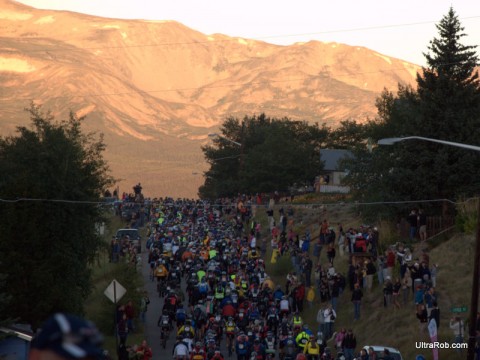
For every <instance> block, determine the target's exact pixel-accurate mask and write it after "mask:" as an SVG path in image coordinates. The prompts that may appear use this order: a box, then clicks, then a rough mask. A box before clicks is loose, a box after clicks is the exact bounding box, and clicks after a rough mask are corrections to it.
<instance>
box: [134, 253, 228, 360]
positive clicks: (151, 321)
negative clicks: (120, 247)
mask: <svg viewBox="0 0 480 360" xmlns="http://www.w3.org/2000/svg"><path fill="white" fill-rule="evenodd" d="M149 274H150V267H149V265H148V252H146V251H144V252H143V253H142V277H143V280H144V284H145V286H144V289H145V290H146V291H147V292H148V296H149V298H150V305H149V306H148V312H147V316H146V323H145V339H146V340H147V342H148V344H149V345H150V347H151V348H152V353H153V360H165V359H172V350H173V344H174V343H175V334H174V333H173V332H172V333H171V334H170V338H169V339H168V342H167V348H166V349H163V348H162V346H161V343H160V328H159V327H158V326H157V321H158V319H159V317H160V315H161V313H162V307H163V299H161V298H160V297H159V296H158V292H157V286H156V282H154V281H151V280H150V278H149ZM182 289H183V291H185V289H186V284H185V280H184V279H182ZM175 333H176V329H175ZM220 350H221V352H222V354H223V355H224V356H225V358H226V359H228V356H227V349H226V343H225V338H223V339H222V342H221V348H220ZM234 358H236V357H234V355H233V356H232V359H234Z"/></svg>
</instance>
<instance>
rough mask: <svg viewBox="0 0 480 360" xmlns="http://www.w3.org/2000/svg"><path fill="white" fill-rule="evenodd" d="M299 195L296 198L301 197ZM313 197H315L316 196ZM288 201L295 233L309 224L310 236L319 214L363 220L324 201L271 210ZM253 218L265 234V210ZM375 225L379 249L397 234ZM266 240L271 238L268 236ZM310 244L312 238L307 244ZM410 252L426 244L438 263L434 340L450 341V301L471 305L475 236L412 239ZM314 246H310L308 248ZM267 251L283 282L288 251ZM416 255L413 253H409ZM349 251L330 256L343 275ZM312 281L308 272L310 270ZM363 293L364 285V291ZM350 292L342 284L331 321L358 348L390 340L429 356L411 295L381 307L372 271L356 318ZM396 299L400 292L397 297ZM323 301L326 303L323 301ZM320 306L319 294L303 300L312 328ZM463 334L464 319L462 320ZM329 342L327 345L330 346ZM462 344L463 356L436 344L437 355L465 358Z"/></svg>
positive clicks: (408, 353)
mask: <svg viewBox="0 0 480 360" xmlns="http://www.w3.org/2000/svg"><path fill="white" fill-rule="evenodd" d="M302 200H303V199H299V200H298V201H299V202H301V201H302ZM316 200H318V199H316ZM289 206H292V207H293V208H294V210H295V216H294V221H293V223H291V224H290V226H292V227H293V228H294V229H295V231H296V232H297V233H299V234H300V235H302V234H303V233H304V232H305V230H306V229H307V228H309V229H310V231H311V232H312V234H313V236H315V235H318V224H319V222H320V221H322V220H323V219H327V220H328V221H329V223H330V225H332V226H334V227H335V230H336V229H337V223H338V222H341V223H342V224H343V225H344V228H345V229H348V228H349V227H350V226H352V227H354V228H356V227H358V226H359V225H361V224H362V222H361V219H360V218H359V217H358V216H357V215H356V213H355V209H354V208H353V207H350V206H347V205H328V204H327V205H325V206H314V207H313V208H312V206H308V207H307V206H304V205H295V204H281V205H276V207H275V210H276V211H275V216H276V217H277V219H278V209H279V208H280V207H283V208H284V209H287V208H288V207H289ZM256 219H257V220H259V221H261V222H262V223H263V225H264V236H268V235H267V234H268V226H267V223H266V220H267V219H266V215H265V210H264V209H261V210H257V214H256ZM375 225H376V226H378V228H379V232H380V241H381V247H382V248H383V249H384V248H386V246H387V245H389V244H394V243H396V242H397V241H398V240H399V239H398V235H397V234H396V232H395V231H394V230H393V229H392V227H391V226H390V225H389V224H387V223H382V224H375ZM269 240H270V238H269ZM312 245H313V244H312ZM412 247H413V248H414V254H417V253H418V252H419V250H420V249H423V248H426V247H428V249H429V250H428V251H429V255H430V264H432V263H437V264H438V265H439V271H438V276H437V287H436V291H437V296H438V299H439V308H440V314H441V316H440V327H439V341H441V342H443V341H445V342H449V343H451V342H452V341H453V339H454V336H453V333H452V331H451V330H450V329H449V320H450V318H451V317H452V316H453V314H452V313H451V312H450V309H451V307H454V306H467V307H468V309H470V295H471V283H472V279H471V274H472V270H471V269H472V266H473V256H472V255H473V252H474V237H473V235H463V234H457V235H455V236H453V237H452V238H451V239H449V240H447V241H445V242H442V243H441V244H439V245H436V244H432V243H430V244H428V245H427V246H425V245H421V248H420V245H419V244H412ZM312 248H313V246H311V250H312ZM270 254H271V252H270V251H269V253H268V261H267V268H268V270H267V271H268V273H269V274H270V275H271V276H272V277H273V280H274V282H275V283H276V284H281V285H282V286H283V285H284V284H285V276H286V274H287V272H288V271H290V270H291V268H292V266H291V262H290V258H289V257H288V256H285V257H283V258H280V259H279V261H278V262H277V263H276V264H271V263H270ZM414 259H415V255H414ZM320 262H321V263H322V264H326V263H327V258H326V251H325V249H324V250H323V251H322V255H321V258H320ZM347 263H348V257H347V255H345V256H344V257H343V258H339V256H338V252H337V257H336V258H335V262H334V265H335V268H336V269H337V272H341V273H343V274H345V275H346V269H347ZM397 274H399V272H398V268H395V270H394V273H393V278H395V276H396V275H397ZM312 281H313V274H312ZM364 293H365V291H364ZM350 296H351V293H350V291H349V290H346V291H345V292H344V294H343V295H341V297H340V301H339V306H338V314H337V315H338V316H337V320H336V324H335V330H339V329H341V328H342V327H345V328H347V329H348V328H352V329H353V332H354V333H355V334H356V336H357V344H358V347H357V350H359V349H360V347H361V346H363V345H367V344H368V345H386V346H393V347H396V348H398V349H400V351H401V352H402V355H403V358H404V359H413V358H415V356H416V355H417V354H423V355H424V356H425V357H426V358H427V359H432V350H430V349H416V348H415V342H416V341H429V337H428V332H425V333H420V331H419V326H418V325H419V323H418V320H417V318H416V315H415V314H416V313H415V305H414V302H413V295H412V298H411V301H409V302H408V303H407V304H406V305H403V304H402V306H401V308H400V309H394V307H393V306H392V307H389V308H384V306H383V293H382V287H381V286H379V284H378V280H377V278H376V276H375V279H374V288H373V290H372V293H371V294H365V297H364V299H363V303H362V308H361V319H360V320H359V321H353V305H352V303H351V302H350ZM400 302H401V298H400ZM323 305H325V304H323ZM320 306H321V304H320V301H319V299H315V303H314V306H313V307H312V308H308V306H305V310H304V313H303V315H302V317H303V319H304V321H307V322H308V323H309V325H310V326H311V328H313V329H316V328H317V324H316V322H315V319H316V314H317V311H318V309H319V307H320ZM460 315H461V316H462V318H463V319H464V320H467V318H468V313H463V314H460ZM466 332H467V335H466V336H465V339H468V324H466ZM333 345H334V344H333V342H329V346H330V347H333ZM465 355H466V350H464V353H463V355H462V356H460V355H459V354H457V353H455V351H453V350H446V349H441V350H439V356H440V358H444V359H446V358H448V359H455V358H460V357H462V358H464V357H465Z"/></svg>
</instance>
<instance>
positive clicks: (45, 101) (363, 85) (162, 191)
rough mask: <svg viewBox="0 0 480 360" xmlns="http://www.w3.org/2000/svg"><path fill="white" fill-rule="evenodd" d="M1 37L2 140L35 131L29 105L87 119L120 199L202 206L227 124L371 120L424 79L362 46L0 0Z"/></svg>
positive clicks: (410, 68)
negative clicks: (208, 154) (213, 150)
mask: <svg viewBox="0 0 480 360" xmlns="http://www.w3.org/2000/svg"><path fill="white" fill-rule="evenodd" d="M0 29H1V31H0V82H1V90H0V106H1V111H0V134H1V135H2V136H6V135H11V134H14V132H15V129H16V127H17V126H19V125H25V124H27V123H28V121H29V119H28V114H27V113H25V112H23V109H24V108H26V107H28V106H29V104H30V103H31V102H32V101H33V102H34V103H36V104H40V105H42V108H43V109H44V110H46V111H47V110H49V111H51V113H52V114H53V115H54V116H55V117H56V118H59V119H60V118H63V117H66V116H68V113H69V112H70V111H73V112H75V113H76V114H77V115H79V116H86V119H85V123H84V126H85V129H86V130H87V131H98V132H102V133H103V134H104V135H105V141H106V143H107V150H106V153H105V156H106V158H107V160H108V161H109V163H110V167H111V169H112V174H113V175H114V176H115V177H116V178H117V179H119V188H120V191H121V192H123V191H126V192H131V191H132V186H133V185H134V184H136V183H137V182H139V181H140V182H142V186H143V188H144V192H145V194H146V195H147V196H165V195H172V196H179V197H193V196H195V195H196V192H197V189H198V186H199V185H201V183H202V182H203V178H202V176H201V173H202V172H203V171H204V170H206V166H207V165H206V164H205V162H204V160H203V156H202V152H201V150H200V147H201V145H202V144H205V143H206V142H208V141H209V138H208V136H207V135H208V134H209V133H212V132H215V131H216V130H217V129H218V127H219V126H220V125H221V123H222V122H223V121H224V120H225V119H226V118H227V117H230V116H233V117H238V118H243V117H244V116H252V115H254V114H257V115H258V114H260V113H265V114H266V115H267V116H270V117H279V118H283V117H288V118H290V119H292V120H306V121H308V122H311V123H315V122H317V123H319V124H322V123H326V124H327V125H329V126H332V127H335V126H336V125H337V124H338V123H339V122H340V121H342V120H346V119H354V120H357V121H365V120H366V119H367V118H369V117H370V118H373V117H374V116H375V115H376V111H375V110H376V109H375V106H374V104H375V99H376V98H377V97H378V95H379V94H380V92H381V91H382V90H383V89H384V88H388V89H389V90H394V91H395V90H396V89H397V84H398V83H402V84H412V85H414V84H415V76H416V73H417V71H418V70H419V69H420V67H419V66H417V65H415V64H412V63H409V62H406V61H402V60H400V59H395V58H392V57H389V56H386V55H384V54H380V53H377V52H375V51H372V50H369V49H367V48H364V47H357V46H349V45H345V44H340V43H322V42H319V41H310V42H307V43H295V44H292V45H289V46H281V45H274V44H269V43H267V42H263V41H258V40H250V39H245V38H234V37H229V36H226V35H222V34H209V35H206V34H202V33H200V32H198V31H195V30H193V29H190V28H188V27H186V26H184V25H182V24H180V23H178V22H175V21H160V20H159V21H145V20H121V19H109V18H101V17H95V16H90V15H85V14H79V13H73V12H67V11H51V10H40V9H35V8H32V7H29V6H26V5H23V4H20V3H17V2H15V1H11V0H0Z"/></svg>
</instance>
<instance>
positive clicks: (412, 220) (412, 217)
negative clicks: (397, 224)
mask: <svg viewBox="0 0 480 360" xmlns="http://www.w3.org/2000/svg"><path fill="white" fill-rule="evenodd" d="M407 222H408V224H409V225H410V231H409V237H410V240H413V239H415V236H416V235H417V224H418V217H417V210H416V209H412V211H410V214H409V215H408V217H407Z"/></svg>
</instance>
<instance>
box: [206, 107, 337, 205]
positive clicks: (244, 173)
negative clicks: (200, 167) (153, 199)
mask: <svg viewBox="0 0 480 360" xmlns="http://www.w3.org/2000/svg"><path fill="white" fill-rule="evenodd" d="M328 133H329V129H327V128H326V127H325V126H323V127H319V126H318V125H309V124H307V123H306V122H303V121H291V120H289V119H286V118H285V119H271V118H268V117H266V116H265V115H264V114H261V115H259V116H253V117H250V118H249V117H245V118H244V119H243V120H242V121H240V120H238V119H235V118H229V119H227V120H226V121H225V122H224V124H223V125H222V127H221V136H219V137H217V138H215V139H213V145H208V146H205V147H204V148H203V152H204V155H205V158H206V159H207V161H208V162H209V163H210V169H209V170H208V171H207V172H206V173H205V184H204V185H203V186H202V187H201V188H200V189H199V195H200V197H211V198H214V197H218V196H230V195H234V194H237V193H239V192H243V193H256V192H270V191H274V190H278V191H287V190H288V188H289V186H292V185H293V184H295V183H297V184H305V183H308V184H311V183H313V180H314V178H315V176H316V175H318V174H319V172H320V170H321V162H320V148H321V147H322V145H324V144H325V143H326V140H327V136H328ZM226 139H228V140H226ZM235 143H237V144H235Z"/></svg>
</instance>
